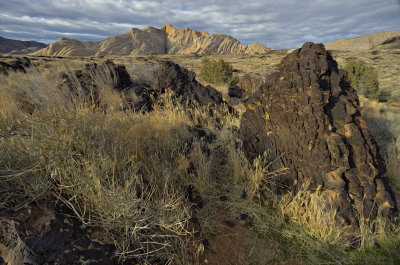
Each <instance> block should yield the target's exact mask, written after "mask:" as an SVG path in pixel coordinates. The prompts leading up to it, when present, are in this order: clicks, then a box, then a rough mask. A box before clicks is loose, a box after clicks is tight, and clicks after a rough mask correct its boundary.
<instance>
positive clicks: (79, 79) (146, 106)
mask: <svg viewBox="0 0 400 265" xmlns="http://www.w3.org/2000/svg"><path fill="white" fill-rule="evenodd" d="M110 84H111V86H112V89H114V90H116V91H118V92H120V93H124V94H125V95H126V97H125V98H126V100H127V105H128V106H129V107H130V108H131V109H133V110H135V111H148V110H151V109H152V104H153V101H152V99H151V96H152V89H151V88H150V86H149V85H148V84H143V83H135V82H132V81H131V77H130V75H129V73H128V71H127V70H126V68H125V66H123V65H116V64H114V63H113V62H112V61H110V60H107V61H105V62H103V63H102V64H96V63H91V64H86V65H85V67H84V68H83V69H82V70H76V71H74V73H73V74H71V75H67V74H64V75H63V82H62V83H61V84H60V86H59V87H60V89H62V90H69V91H70V92H72V94H74V95H75V96H77V97H81V98H85V99H86V100H87V101H88V102H94V103H95V104H96V105H100V104H101V102H100V94H101V89H104V86H105V85H106V86H107V85H110ZM132 95H134V97H132Z"/></svg>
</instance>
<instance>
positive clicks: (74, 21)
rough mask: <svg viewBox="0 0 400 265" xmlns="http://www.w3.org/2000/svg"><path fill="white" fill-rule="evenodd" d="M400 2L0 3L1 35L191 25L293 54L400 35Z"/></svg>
mask: <svg viewBox="0 0 400 265" xmlns="http://www.w3.org/2000/svg"><path fill="white" fill-rule="evenodd" d="M399 5H400V1H397V0H380V1H379V0H375V1H371V0H352V1H348V0H346V1H345V0H336V1H332V0H317V1H315V0H314V1H313V0H303V1H298V0H282V1H272V0H256V1H247V2H246V1H242V0H240V1H239V0H232V1H228V0H203V1H188V0H187V1H178V0H166V1H161V0H149V1H131V0H53V1H51V0H35V1H30V0H13V1H1V2H0V35H1V36H4V37H11V38H15V39H27V38H34V39H37V40H43V39H46V40H50V41H55V40H56V39H57V38H59V37H60V36H61V35H62V36H69V37H72V38H78V39H82V40H99V39H101V38H104V36H115V35H118V34H122V33H125V32H127V31H128V30H129V29H130V28H132V27H139V28H144V27H146V26H147V25H151V26H155V27H161V26H163V25H164V24H166V23H171V24H173V25H174V26H176V27H179V28H185V27H191V28H194V29H196V30H205V31H208V32H210V33H216V32H220V33H227V34H230V35H232V36H233V37H235V38H237V39H239V40H240V41H242V42H243V43H245V44H248V43H251V42H261V43H263V44H265V45H267V46H269V47H275V48H294V47H297V46H299V45H301V44H302V43H303V42H305V41H314V42H328V41H333V40H336V39H338V38H350V37H355V36H358V35H362V34H367V33H372V32H376V31H385V30H397V29H400V12H399V11H400V8H399Z"/></svg>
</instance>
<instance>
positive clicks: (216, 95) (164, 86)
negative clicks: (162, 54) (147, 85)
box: [157, 61, 222, 105]
mask: <svg viewBox="0 0 400 265" xmlns="http://www.w3.org/2000/svg"><path fill="white" fill-rule="evenodd" d="M195 77H196V74H195V73H194V72H191V71H188V70H187V69H185V68H181V67H180V66H179V65H178V64H175V63H172V62H169V61H166V62H162V63H160V67H159V69H158V84H157V93H159V94H164V93H166V94H169V92H171V93H172V95H171V96H172V97H174V98H180V101H181V103H183V104H185V103H186V102H187V101H189V102H197V103H199V104H200V105H208V104H214V105H215V104H221V103H222V94H221V93H220V92H219V91H217V90H216V89H215V88H213V87H211V86H206V87H205V86H203V85H201V84H200V83H199V82H197V80H196V79H195Z"/></svg>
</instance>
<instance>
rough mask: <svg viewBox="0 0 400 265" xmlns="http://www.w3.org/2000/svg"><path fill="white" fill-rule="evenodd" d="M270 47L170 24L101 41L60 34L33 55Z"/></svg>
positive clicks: (213, 51)
mask: <svg viewBox="0 0 400 265" xmlns="http://www.w3.org/2000/svg"><path fill="white" fill-rule="evenodd" d="M269 50H271V49H269V48H267V47H265V46H264V45H262V44H260V43H254V44H250V45H248V46H245V45H243V44H242V43H240V42H239V41H238V40H237V39H235V38H233V37H232V36H229V35H226V34H221V33H216V34H210V33H207V32H205V31H196V30H193V29H190V28H185V29H177V28H175V27H173V26H172V25H170V24H167V25H165V26H164V27H162V28H160V29H157V28H154V27H148V28H146V29H144V30H140V29H136V28H133V29H131V30H130V31H129V32H128V33H125V34H122V35H118V36H115V37H110V38H106V39H104V40H102V41H98V42H90V41H79V40H73V39H66V38H60V39H59V40H58V41H57V42H56V43H52V44H50V45H49V46H48V47H46V48H45V49H42V50H39V51H37V52H35V53H33V54H34V55H55V56H101V55H131V54H192V53H198V54H262V53H266V52H268V51H269Z"/></svg>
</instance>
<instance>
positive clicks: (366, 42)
mask: <svg viewBox="0 0 400 265" xmlns="http://www.w3.org/2000/svg"><path fill="white" fill-rule="evenodd" d="M397 36H400V30H394V31H386V32H376V33H372V34H367V35H363V36H360V37H357V38H354V39H340V40H337V41H335V42H328V43H325V47H326V49H327V50H339V51H358V50H369V49H372V48H374V47H375V46H377V45H379V44H381V43H382V42H384V41H386V40H387V39H390V38H393V37H397Z"/></svg>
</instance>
